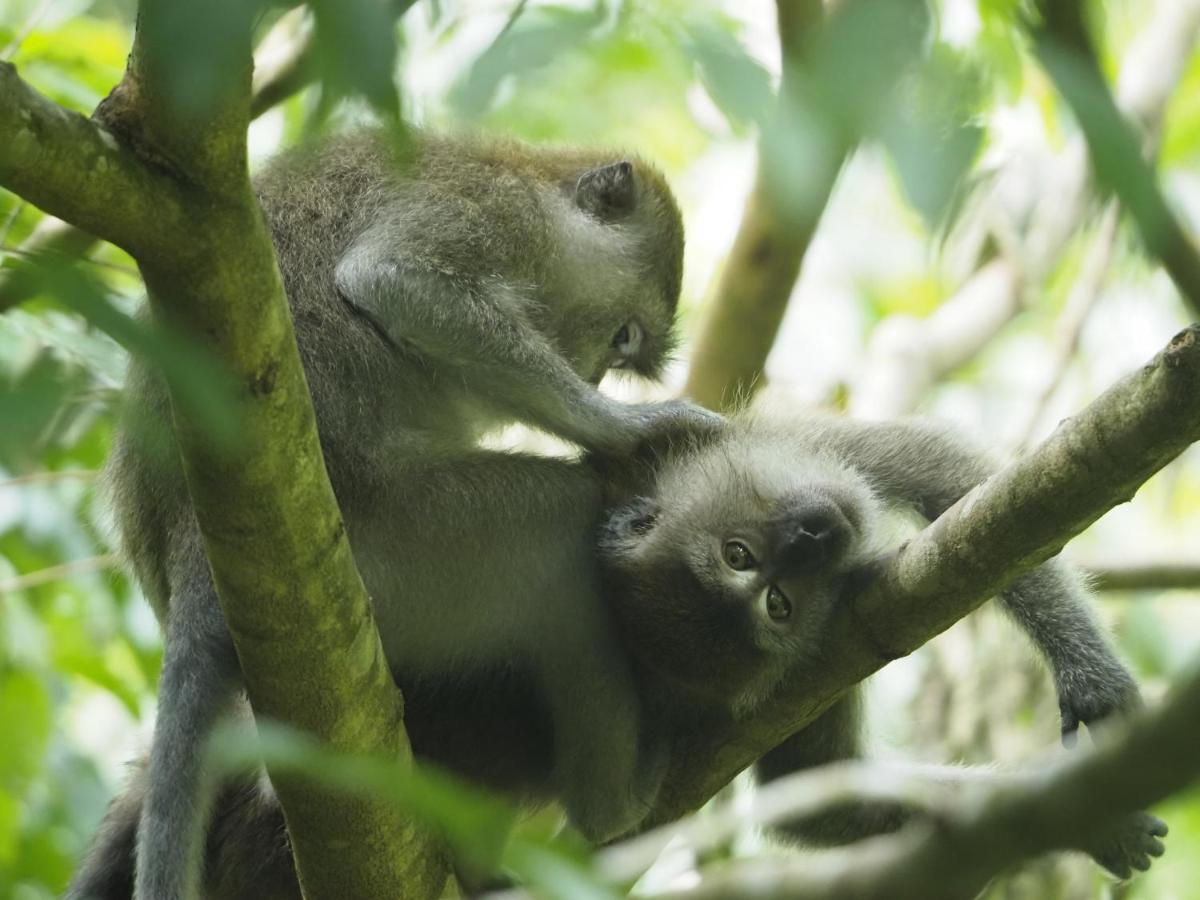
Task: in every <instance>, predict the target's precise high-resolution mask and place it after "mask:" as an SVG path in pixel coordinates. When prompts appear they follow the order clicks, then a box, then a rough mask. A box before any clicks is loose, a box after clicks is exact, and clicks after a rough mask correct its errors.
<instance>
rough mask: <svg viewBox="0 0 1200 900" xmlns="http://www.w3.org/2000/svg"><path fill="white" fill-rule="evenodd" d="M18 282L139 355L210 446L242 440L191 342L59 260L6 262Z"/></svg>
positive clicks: (218, 374) (206, 361) (224, 388)
mask: <svg viewBox="0 0 1200 900" xmlns="http://www.w3.org/2000/svg"><path fill="white" fill-rule="evenodd" d="M9 264H11V265H12V266H13V267H14V268H15V269H17V270H18V271H19V273H20V274H19V277H24V278H31V279H33V280H34V281H35V282H36V284H37V289H38V290H39V291H43V292H45V293H46V294H47V295H49V296H50V297H52V298H53V299H54V300H55V301H57V302H58V303H61V304H62V305H64V306H66V307H67V308H69V309H71V310H73V311H75V312H76V313H78V314H79V315H81V316H83V317H84V318H86V319H87V320H88V321H89V322H91V323H92V324H93V325H95V326H96V327H97V328H99V329H100V330H101V331H103V332H104V333H105V334H107V335H109V337H111V338H112V339H113V340H115V341H116V342H117V343H118V344H120V345H121V346H122V347H124V348H125V349H127V350H129V351H130V352H131V353H139V354H141V355H143V356H145V357H146V358H147V359H149V360H150V361H151V362H153V363H155V364H156V365H157V366H158V367H159V368H160V369H161V370H162V372H163V374H164V375H165V377H166V378H167V380H168V381H169V382H170V384H171V386H172V388H173V389H174V391H175V392H176V394H177V396H178V397H179V399H180V402H181V403H182V404H183V405H184V406H185V407H186V408H187V410H188V412H189V414H190V415H192V416H194V417H195V418H196V420H197V422H198V423H199V424H200V425H201V426H202V427H204V428H205V429H207V431H208V433H209V434H210V436H211V437H212V439H213V441H214V442H216V443H217V444H218V445H221V446H231V445H232V444H233V443H234V442H236V440H237V438H238V436H239V434H240V431H241V429H240V426H239V424H238V419H237V415H236V405H235V403H234V402H233V399H232V398H233V393H232V389H231V386H230V385H229V383H228V378H227V377H226V376H225V374H224V372H223V371H222V369H221V367H220V365H219V364H218V363H217V362H216V361H215V360H214V359H213V358H212V357H211V356H210V355H209V354H208V353H206V352H204V350H203V349H202V348H200V347H198V346H196V344H195V342H194V341H192V340H191V339H189V338H187V337H184V336H180V335H176V334H173V333H170V332H167V331H165V330H163V329H161V328H158V329H151V328H149V327H147V326H146V325H145V324H143V323H142V322H141V321H139V320H137V319H134V318H132V317H130V316H127V315H126V314H125V313H123V312H121V311H120V310H118V309H117V308H116V307H115V306H113V305H112V303H111V302H110V300H109V298H108V291H107V289H106V288H105V287H104V285H103V284H101V283H100V282H99V281H97V280H96V279H95V278H94V277H93V276H92V275H91V274H89V273H88V272H87V271H86V270H84V269H82V268H81V267H80V266H77V265H74V264H73V262H72V261H71V260H69V259H68V260H64V259H63V258H62V257H60V256H57V255H49V254H45V255H34V256H29V257H25V258H18V259H14V260H10V261H9Z"/></svg>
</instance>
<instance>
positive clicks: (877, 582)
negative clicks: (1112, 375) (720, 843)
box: [647, 327, 1200, 825]
mask: <svg viewBox="0 0 1200 900" xmlns="http://www.w3.org/2000/svg"><path fill="white" fill-rule="evenodd" d="M1197 439H1200V327H1192V328H1189V329H1186V330H1184V331H1182V332H1180V334H1178V335H1177V336H1176V337H1175V338H1174V339H1173V340H1172V341H1171V342H1170V344H1168V345H1167V347H1166V349H1164V350H1163V351H1162V352H1161V353H1160V354H1159V355H1158V356H1157V357H1155V359H1154V360H1152V361H1151V362H1150V363H1149V364H1148V365H1147V366H1145V367H1143V368H1142V369H1141V370H1140V371H1138V372H1135V373H1134V374H1132V375H1130V376H1128V377H1126V378H1125V379H1123V380H1122V381H1120V382H1118V383H1117V384H1116V385H1114V386H1113V387H1112V388H1110V389H1109V390H1108V391H1107V392H1106V393H1104V394H1103V395H1102V396H1101V397H1100V398H1098V399H1097V400H1096V401H1095V402H1093V403H1092V404H1091V405H1090V406H1088V407H1087V408H1086V409H1084V410H1083V411H1082V412H1080V413H1079V414H1078V415H1076V416H1075V417H1074V418H1072V419H1068V420H1067V421H1065V422H1064V423H1063V424H1062V425H1060V426H1059V428H1058V430H1057V431H1056V432H1055V433H1054V434H1053V435H1052V436H1051V437H1050V438H1049V439H1048V440H1047V441H1046V442H1045V443H1044V444H1042V445H1041V446H1040V447H1038V448H1037V449H1036V450H1034V451H1033V452H1031V453H1030V454H1029V455H1028V456H1026V457H1024V458H1022V459H1021V460H1019V461H1017V462H1016V463H1014V464H1012V465H1010V466H1009V467H1008V468H1006V469H1004V470H1003V471H1002V472H1000V473H998V474H997V475H995V476H993V477H992V478H990V479H988V481H986V482H985V483H984V484H982V485H980V486H979V487H978V488H976V489H975V490H974V491H972V492H971V493H970V494H968V495H967V496H966V497H964V498H963V499H962V500H961V501H960V502H959V503H957V504H956V505H955V506H954V507H952V508H951V509H950V510H949V511H947V512H946V514H945V515H943V516H942V517H941V518H939V519H938V520H937V521H936V522H934V523H933V524H932V525H930V526H929V527H928V528H927V529H925V530H924V531H923V532H921V533H920V534H919V535H917V536H916V537H915V538H914V539H913V540H912V541H910V542H909V543H908V544H907V545H905V547H904V548H902V549H901V551H900V552H899V553H898V554H897V555H896V556H895V557H894V558H893V559H892V560H891V561H890V562H888V563H887V564H886V565H884V566H883V568H882V570H881V571H880V573H879V575H878V577H876V578H875V579H874V580H873V581H872V582H871V584H870V585H868V586H867V587H866V589H865V590H864V591H863V592H862V593H861V594H860V595H859V596H857V597H856V598H854V599H853V601H851V602H848V603H846V604H844V605H843V606H842V607H840V608H839V609H838V611H837V613H836V614H835V617H834V619H833V621H832V622H831V624H830V626H829V632H828V635H827V637H826V638H825V639H824V640H823V641H821V645H822V646H824V647H826V648H828V650H827V652H825V653H824V654H822V658H821V660H820V661H819V664H816V665H809V666H803V667H801V668H799V669H797V670H796V671H795V672H793V673H792V674H791V675H790V676H789V679H788V682H787V685H786V686H785V688H784V689H783V690H782V691H781V692H780V694H779V696H777V697H776V698H775V699H773V700H772V701H770V702H769V703H768V704H767V705H766V706H765V707H764V708H763V709H761V710H760V711H759V712H758V713H756V715H755V716H754V717H753V718H752V719H751V720H749V721H740V722H732V721H729V722H724V723H708V724H707V725H706V727H705V728H703V729H697V731H696V732H695V733H694V734H690V735H688V736H686V737H685V738H683V739H682V740H681V741H680V742H679V746H680V747H681V751H680V752H679V753H678V754H677V755H676V758H675V759H674V760H673V766H672V770H671V772H670V775H669V777H668V779H667V782H666V784H665V785H664V787H663V790H662V793H661V795H660V797H659V800H658V803H657V805H656V807H655V809H654V811H653V812H652V814H651V817H650V821H649V822H648V823H647V824H650V825H652V824H656V823H662V822H668V821H671V820H673V819H676V818H678V817H679V816H681V815H683V814H685V813H687V812H690V811H692V810H694V809H697V808H699V806H700V805H701V804H703V803H704V802H705V801H706V800H707V799H708V798H709V797H711V796H712V795H713V794H714V793H716V792H717V791H718V790H719V789H720V788H721V787H722V786H724V785H725V784H727V783H728V782H729V781H730V780H731V779H732V778H733V777H734V776H735V775H736V774H737V773H738V772H740V771H741V770H742V769H744V768H745V767H746V766H748V765H750V764H751V763H752V762H753V761H754V760H756V759H758V758H759V757H760V756H762V755H763V754H764V753H765V752H767V751H768V750H770V749H771V748H772V747H774V746H776V745H777V744H778V743H779V742H780V741H782V740H783V739H784V738H786V737H787V736H788V735H790V734H793V733H794V732H796V731H797V730H798V729H800V728H802V727H803V726H804V725H806V724H808V723H809V722H811V721H812V720H813V719H815V718H816V717H817V716H818V715H819V714H820V713H821V712H822V711H824V710H825V709H826V708H827V707H828V706H829V704H830V703H832V702H833V701H834V700H836V699H837V697H838V696H839V695H840V694H841V693H843V692H844V691H845V690H846V689H847V688H849V687H850V686H852V685H854V684H857V683H858V682H859V681H861V680H862V679H864V678H866V677H867V676H868V675H870V674H872V673H873V672H875V671H877V670H879V669H880V668H882V667H883V666H884V665H886V664H887V663H888V662H889V661H891V660H892V659H895V658H898V657H901V656H905V655H907V654H908V653H911V652H912V651H913V650H915V649H916V648H917V647H918V646H920V645H921V644H922V643H924V642H925V641H927V640H929V639H930V638H932V637H933V636H934V635H936V634H938V633H939V632H941V631H943V630H944V629H946V628H947V627H949V626H950V625H951V624H953V623H954V622H955V621H956V620H958V619H959V618H961V617H962V616H964V615H966V614H967V613H968V612H970V611H971V610H973V609H975V608H976V607H977V606H979V605H980V604H981V603H982V602H983V601H984V600H986V599H987V598H988V597H991V596H993V595H994V594H995V593H996V592H997V591H999V590H1001V589H1003V588H1004V587H1005V586H1007V585H1008V584H1009V583H1010V582H1011V581H1012V580H1013V579H1014V578H1016V577H1017V576H1018V575H1020V574H1021V573H1023V572H1025V571H1027V570H1029V569H1031V568H1033V567H1034V566H1036V565H1038V564H1039V563H1041V562H1043V561H1045V560H1046V559H1048V558H1050V557H1051V556H1053V555H1054V554H1056V553H1057V552H1058V551H1059V550H1061V549H1062V546H1063V545H1064V544H1065V543H1066V542H1067V541H1068V540H1069V539H1070V538H1072V537H1073V536H1075V535H1076V534H1078V533H1079V532H1080V531H1082V530H1083V529H1084V528H1086V527H1087V526H1088V525H1089V524H1091V523H1092V522H1093V521H1095V520H1096V519H1097V518H1099V517H1100V516H1101V515H1102V514H1103V513H1105V512H1106V511H1107V510H1109V509H1111V508H1112V507H1113V506H1115V505H1117V504H1118V503H1122V502H1125V501H1127V500H1129V499H1130V498H1131V497H1132V496H1133V494H1134V492H1135V491H1136V490H1137V487H1138V486H1139V485H1140V484H1142V482H1144V481H1145V480H1146V479H1147V478H1149V477H1150V476H1151V475H1152V474H1154V473H1155V472H1156V471H1158V470H1159V469H1161V468H1162V467H1163V466H1164V465H1166V464H1167V463H1168V462H1169V461H1170V460H1172V459H1174V458H1175V457H1176V456H1177V455H1178V454H1179V453H1181V452H1182V451H1183V450H1184V449H1185V448H1186V447H1187V446H1188V445H1189V444H1191V443H1193V442H1194V441H1196V440H1197ZM683 748H685V749H683Z"/></svg>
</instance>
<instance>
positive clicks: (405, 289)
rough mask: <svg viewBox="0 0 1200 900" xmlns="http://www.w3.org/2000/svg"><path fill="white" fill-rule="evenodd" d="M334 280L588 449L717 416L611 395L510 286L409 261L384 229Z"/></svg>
mask: <svg viewBox="0 0 1200 900" xmlns="http://www.w3.org/2000/svg"><path fill="white" fill-rule="evenodd" d="M335 282H336V286H337V290H338V292H339V294H340V296H341V297H342V298H343V299H344V300H345V301H346V302H348V303H349V304H350V305H351V306H353V307H354V308H355V309H356V310H357V311H358V312H359V313H361V314H362V315H364V316H366V317H367V318H368V319H369V320H370V321H371V322H372V323H373V324H374V325H375V326H376V327H377V328H378V329H379V330H380V331H382V332H383V333H384V334H385V335H386V336H387V338H388V339H389V340H391V341H392V342H393V343H395V344H397V345H400V346H409V347H413V348H416V349H417V350H418V351H419V352H420V353H421V354H423V355H425V356H426V357H428V358H429V359H431V360H433V361H434V362H435V363H436V364H438V365H440V366H445V367H446V368H447V369H448V370H449V372H450V373H451V377H454V378H456V379H459V380H460V381H461V382H462V383H463V385H464V386H465V387H466V388H467V389H468V390H469V391H471V392H472V393H473V394H475V395H477V396H479V397H481V398H485V399H486V400H487V401H488V402H489V404H490V405H493V406H495V407H496V408H498V409H501V410H503V411H504V412H506V413H508V414H509V415H511V416H513V417H514V418H516V419H519V420H521V421H523V422H526V423H528V424H531V425H535V426H537V427H538V428H541V429H543V430H546V431H548V432H550V433H552V434H556V435H559V436H561V437H564V438H566V439H567V440H570V441H573V442H574V443H577V444H580V445H581V446H584V447H587V448H589V449H598V450H610V451H620V450H624V449H628V448H629V447H631V446H632V445H633V444H635V443H636V442H637V441H638V440H639V439H640V438H641V437H642V436H644V435H645V434H646V433H647V431H648V430H649V429H651V428H652V427H653V426H654V425H656V424H661V425H666V426H668V427H670V426H671V425H672V424H674V423H675V422H676V421H677V422H678V423H679V424H680V426H682V425H686V424H687V423H689V422H691V421H692V420H700V419H710V418H715V417H713V416H712V414H708V413H704V412H703V411H702V410H700V409H699V408H698V407H695V406H693V405H691V404H688V403H685V402H683V401H671V402H667V403H663V404H642V405H629V404H622V403H618V402H617V401H615V400H612V399H610V398H608V397H606V396H604V395H603V394H601V393H600V392H599V391H597V390H596V388H595V387H594V386H593V385H592V384H589V383H588V382H587V381H585V380H584V379H583V378H582V377H580V376H579V375H578V374H577V373H576V372H575V371H574V370H573V369H572V368H571V366H570V365H569V363H568V361H567V360H566V359H564V358H563V356H562V355H561V353H560V352H559V351H558V350H556V349H555V348H554V347H553V346H552V344H551V343H550V341H549V340H548V339H547V338H546V337H545V336H544V335H543V334H541V333H540V332H539V331H538V330H537V328H535V327H534V325H533V323H532V322H531V321H530V318H529V316H528V315H527V312H526V310H527V308H528V301H526V300H525V299H524V298H522V297H521V296H520V295H519V293H518V292H517V291H516V290H514V289H513V288H512V286H511V285H508V284H506V283H504V282H503V281H499V280H493V279H484V278H477V277H451V276H449V275H444V274H441V273H438V272H435V271H431V270H429V269H424V268H420V267H416V266H410V265H407V264H406V263H405V262H404V260H403V259H402V258H401V257H400V256H399V255H398V253H397V251H396V249H395V248H394V246H393V245H392V244H391V243H390V242H389V240H388V239H387V230H386V229H385V228H378V229H376V230H374V231H369V232H367V233H366V234H364V235H363V236H362V237H360V238H359V240H358V241H357V242H356V243H355V244H354V246H352V247H351V248H350V250H349V251H347V253H346V254H345V255H344V256H343V257H342V259H341V260H340V262H339V263H338V265H337V269H336V272H335ZM581 327H582V326H581Z"/></svg>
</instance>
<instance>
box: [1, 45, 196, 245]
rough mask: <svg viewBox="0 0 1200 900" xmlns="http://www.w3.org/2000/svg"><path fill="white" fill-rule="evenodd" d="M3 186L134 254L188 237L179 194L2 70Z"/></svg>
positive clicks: (100, 131) (80, 119)
mask: <svg viewBox="0 0 1200 900" xmlns="http://www.w3.org/2000/svg"><path fill="white" fill-rule="evenodd" d="M0 134H3V135H5V139H4V141H3V142H0V184H3V185H4V187H6V188H8V189H9V190H11V191H12V192H13V193H15V194H18V195H20V196H21V197H24V198H25V199H26V200H28V201H29V202H30V203H33V204H34V205H35V206H37V207H39V208H41V209H43V210H45V211H47V212H49V213H51V214H52V215H57V216H59V217H61V218H65V219H70V220H71V221H72V222H73V223H75V224H76V226H77V227H79V228H83V229H84V230H86V231H90V232H92V233H94V234H97V235H100V236H101V237H103V238H104V239H105V240H109V241H112V242H113V243H114V244H117V245H118V246H120V247H122V248H124V249H125V250H128V251H129V252H130V253H145V254H153V253H155V252H157V253H162V252H164V250H165V247H166V246H167V245H169V242H170V241H171V240H172V239H175V238H179V237H182V236H183V235H186V233H187V232H186V224H187V220H186V215H185V212H184V203H183V197H182V195H181V192H180V190H179V188H178V186H177V185H176V184H175V183H174V182H173V181H171V180H170V179H169V178H168V177H166V176H165V175H164V174H162V173H160V172H156V171H154V170H152V169H150V168H149V167H147V166H144V165H142V163H141V162H140V160H138V158H137V157H136V156H135V155H134V154H133V153H131V152H130V151H129V149H128V148H127V147H124V146H122V145H121V144H120V143H119V142H118V141H117V140H116V139H115V138H114V136H113V135H112V134H111V133H110V132H109V131H107V130H106V129H105V128H104V127H103V126H101V125H98V124H97V123H95V122H92V121H90V120H88V119H87V118H85V117H84V116H81V115H79V114H78V113H73V112H69V111H67V110H65V109H63V108H62V107H61V106H59V105H58V104H56V103H54V102H53V101H51V100H48V99H47V98H46V97H44V96H42V95H41V94H39V93H38V92H37V91H35V90H34V89H33V88H32V87H30V86H29V85H28V84H27V83H26V82H25V81H23V80H22V79H21V77H20V76H19V75H18V74H17V69H16V67H15V66H14V65H12V64H11V63H7V62H0Z"/></svg>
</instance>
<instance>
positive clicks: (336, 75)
mask: <svg viewBox="0 0 1200 900" xmlns="http://www.w3.org/2000/svg"><path fill="white" fill-rule="evenodd" d="M396 5H397V4H394V3H384V2H381V0H313V2H312V3H311V6H312V9H313V16H314V18H315V19H316V35H317V41H318V50H319V54H318V58H319V59H320V65H321V72H322V79H323V81H324V83H325V85H326V87H327V88H331V89H332V91H333V93H334V94H335V95H341V94H360V95H361V96H363V97H364V98H365V99H366V100H367V102H368V103H370V104H371V106H373V107H374V108H375V109H376V110H377V111H378V112H379V113H380V114H382V115H383V116H384V117H385V118H389V119H394V118H396V117H397V116H398V115H399V113H400V94H399V92H398V91H397V89H396V83H395V72H396V12H395V8H394V7H395V6H396ZM402 5H403V6H404V7H407V6H409V5H411V3H405V4H402Z"/></svg>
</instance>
